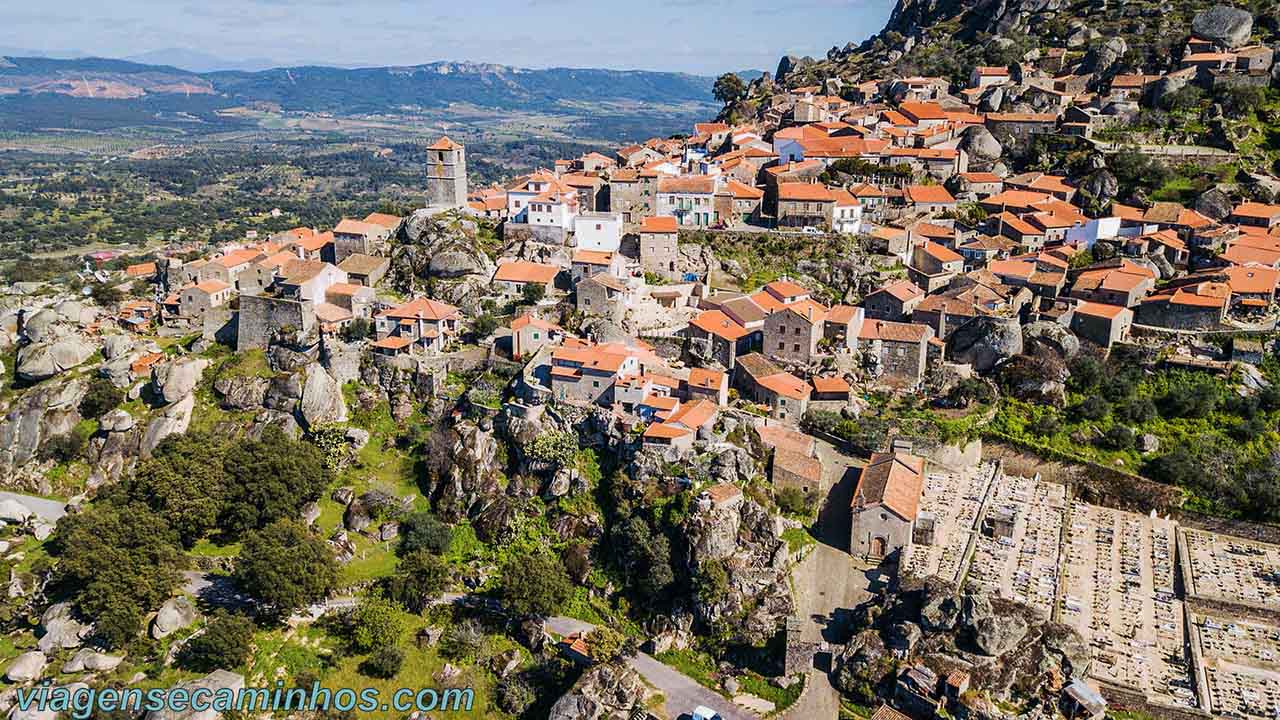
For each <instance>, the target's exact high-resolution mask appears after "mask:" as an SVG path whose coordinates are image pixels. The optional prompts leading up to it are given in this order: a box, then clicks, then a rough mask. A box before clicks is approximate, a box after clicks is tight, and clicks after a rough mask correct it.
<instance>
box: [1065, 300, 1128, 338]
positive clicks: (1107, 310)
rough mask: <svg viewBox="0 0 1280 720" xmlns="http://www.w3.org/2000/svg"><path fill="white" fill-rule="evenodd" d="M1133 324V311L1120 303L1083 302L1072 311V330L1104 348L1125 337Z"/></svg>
mask: <svg viewBox="0 0 1280 720" xmlns="http://www.w3.org/2000/svg"><path fill="white" fill-rule="evenodd" d="M1132 324H1133V311H1132V310H1130V309H1129V308H1127V307H1120V306H1119V305H1103V304H1101V303H1093V302H1087V301H1085V302H1081V303H1080V304H1078V305H1076V307H1075V310H1074V312H1072V313H1071V331H1072V332H1074V333H1075V334H1076V335H1079V336H1080V337H1082V338H1084V339H1085V340H1088V341H1089V342H1092V343H1094V344H1095V345H1100V346H1102V347H1104V348H1109V347H1111V345H1112V344H1114V343H1117V342H1119V341H1121V340H1123V339H1124V337H1125V336H1126V335H1127V334H1128V333H1129V327H1130V326H1131V325H1132Z"/></svg>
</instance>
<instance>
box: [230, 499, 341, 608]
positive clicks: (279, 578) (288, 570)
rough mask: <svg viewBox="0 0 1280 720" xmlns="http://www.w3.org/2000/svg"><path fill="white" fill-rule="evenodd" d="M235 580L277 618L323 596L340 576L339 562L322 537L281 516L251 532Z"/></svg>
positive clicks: (247, 537)
mask: <svg viewBox="0 0 1280 720" xmlns="http://www.w3.org/2000/svg"><path fill="white" fill-rule="evenodd" d="M233 577H234V578H235V580H236V583H237V584H238V585H239V586H240V587H241V588H243V589H244V591H245V592H246V593H248V594H249V595H250V596H252V597H254V598H257V599H258V600H259V601H260V602H262V603H263V604H264V606H265V610H266V612H268V613H270V614H273V615H274V616H276V617H278V618H283V617H287V616H288V615H289V613H291V612H293V611H294V610H298V609H301V608H303V607H306V606H307V605H309V604H311V603H313V602H316V601H318V600H321V599H323V598H324V597H325V596H326V595H328V594H329V591H331V590H332V589H333V588H334V586H335V585H336V584H337V580H338V563H337V562H336V561H335V560H334V559H333V553H332V552H331V551H330V550H329V546H328V545H326V544H325V542H324V541H323V540H321V539H320V538H317V537H315V536H313V535H312V534H311V533H309V532H308V531H307V529H306V528H304V527H303V526H302V525H300V524H299V523H297V522H296V521H293V520H277V521H276V522H274V523H272V524H270V525H267V526H266V527H264V528H262V529H261V530H257V531H254V532H252V533H250V534H249V535H247V536H246V537H245V540H244V549H243V550H242V551H241V552H240V559H239V560H238V561H237V562H236V568H235V574H234V576H233Z"/></svg>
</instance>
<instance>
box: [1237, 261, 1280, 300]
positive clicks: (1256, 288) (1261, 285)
mask: <svg viewBox="0 0 1280 720" xmlns="http://www.w3.org/2000/svg"><path fill="white" fill-rule="evenodd" d="M1223 272H1224V273H1226V275H1227V284H1228V285H1230V286H1231V292H1233V293H1239V294H1249V295H1259V294H1263V293H1271V292H1274V291H1275V289H1276V285H1277V284H1280V271H1277V270H1276V269H1275V268H1269V267H1261V266H1257V265H1248V266H1241V265H1233V266H1231V267H1228V268H1225V269H1223Z"/></svg>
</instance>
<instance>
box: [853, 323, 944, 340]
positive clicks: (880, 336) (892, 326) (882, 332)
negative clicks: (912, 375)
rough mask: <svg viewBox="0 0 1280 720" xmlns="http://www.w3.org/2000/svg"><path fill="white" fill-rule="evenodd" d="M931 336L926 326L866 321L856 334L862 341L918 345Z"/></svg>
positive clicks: (929, 329)
mask: <svg viewBox="0 0 1280 720" xmlns="http://www.w3.org/2000/svg"><path fill="white" fill-rule="evenodd" d="M931 334H932V330H931V328H930V327H929V326H928V325H916V324H915V323H900V322H891V321H889V320H868V321H866V322H865V323H863V324H862V332H860V333H859V334H858V337H859V338H861V339H864V340H883V341H887V342H903V343H919V342H920V341H922V340H924V339H925V338H927V337H929V336H930V335H931Z"/></svg>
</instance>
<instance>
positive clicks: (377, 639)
mask: <svg viewBox="0 0 1280 720" xmlns="http://www.w3.org/2000/svg"><path fill="white" fill-rule="evenodd" d="M349 621H350V624H349V628H350V638H349V639H350V642H351V649H352V650H355V651H356V652H369V651H371V650H373V649H374V648H376V647H382V646H387V645H395V644H396V642H397V641H399V640H400V636H401V635H403V634H404V620H403V619H401V617H400V609H399V608H397V607H396V606H395V605H394V604H393V603H391V602H390V601H389V600H386V599H384V598H381V597H377V596H373V597H366V598H365V599H364V600H362V601H361V602H360V604H359V605H357V606H356V608H355V610H353V611H352V612H351V617H350V618H349Z"/></svg>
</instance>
